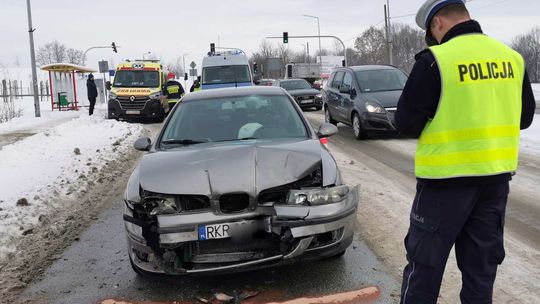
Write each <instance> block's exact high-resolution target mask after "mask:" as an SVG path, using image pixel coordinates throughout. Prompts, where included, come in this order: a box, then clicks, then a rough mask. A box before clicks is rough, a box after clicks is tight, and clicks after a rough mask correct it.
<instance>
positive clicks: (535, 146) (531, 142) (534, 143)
mask: <svg viewBox="0 0 540 304" xmlns="http://www.w3.org/2000/svg"><path fill="white" fill-rule="evenodd" d="M521 149H522V150H523V151H525V152H528V153H531V154H538V155H540V115H539V114H536V115H534V120H533V123H532V125H531V126H530V127H529V128H528V129H526V130H523V131H521Z"/></svg>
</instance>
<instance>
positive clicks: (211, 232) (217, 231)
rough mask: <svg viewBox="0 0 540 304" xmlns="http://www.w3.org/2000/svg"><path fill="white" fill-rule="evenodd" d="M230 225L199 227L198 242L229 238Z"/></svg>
mask: <svg viewBox="0 0 540 304" xmlns="http://www.w3.org/2000/svg"><path fill="white" fill-rule="evenodd" d="M230 228H231V224H215V225H200V226H199V240H201V241H206V240H215V239H226V238H229V237H231V236H230V233H229V230H230Z"/></svg>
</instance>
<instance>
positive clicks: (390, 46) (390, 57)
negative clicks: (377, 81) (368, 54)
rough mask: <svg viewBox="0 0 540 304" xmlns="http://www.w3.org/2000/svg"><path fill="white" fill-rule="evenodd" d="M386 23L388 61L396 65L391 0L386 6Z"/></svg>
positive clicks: (388, 0)
mask: <svg viewBox="0 0 540 304" xmlns="http://www.w3.org/2000/svg"><path fill="white" fill-rule="evenodd" d="M384 25H385V27H386V44H387V46H388V63H389V64H390V65H394V45H393V43H392V23H391V22H390V0H386V5H385V6H384Z"/></svg>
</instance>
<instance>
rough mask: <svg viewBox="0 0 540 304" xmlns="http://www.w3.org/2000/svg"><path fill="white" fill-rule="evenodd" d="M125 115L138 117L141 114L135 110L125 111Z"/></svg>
mask: <svg viewBox="0 0 540 304" xmlns="http://www.w3.org/2000/svg"><path fill="white" fill-rule="evenodd" d="M126 114H127V115H139V114H141V111H137V110H127V111H126Z"/></svg>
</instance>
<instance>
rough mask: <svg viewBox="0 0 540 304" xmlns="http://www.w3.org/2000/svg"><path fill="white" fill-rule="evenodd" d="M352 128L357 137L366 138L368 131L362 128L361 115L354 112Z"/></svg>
mask: <svg viewBox="0 0 540 304" xmlns="http://www.w3.org/2000/svg"><path fill="white" fill-rule="evenodd" d="M352 128H353V134H354V137H355V138H356V139H366V138H367V134H366V131H365V130H364V129H363V128H362V121H361V120H360V115H358V113H354V114H353V117H352Z"/></svg>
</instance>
